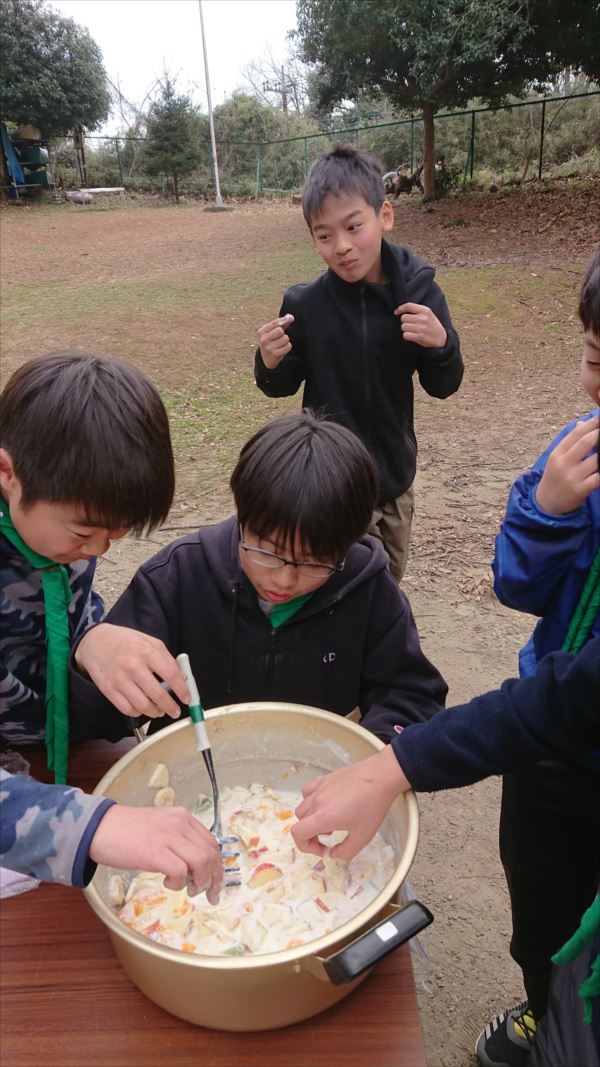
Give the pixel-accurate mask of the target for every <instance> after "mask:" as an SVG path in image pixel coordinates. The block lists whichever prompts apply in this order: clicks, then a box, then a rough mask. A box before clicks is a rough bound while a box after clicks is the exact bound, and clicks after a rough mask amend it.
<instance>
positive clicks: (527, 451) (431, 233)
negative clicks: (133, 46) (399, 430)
mask: <svg viewBox="0 0 600 1067" xmlns="http://www.w3.org/2000/svg"><path fill="white" fill-rule="evenodd" d="M599 209H600V196H599V190H598V187H597V185H594V184H593V183H591V182H587V183H563V184H557V185H555V186H549V187H546V186H544V185H541V186H535V187H531V188H529V189H528V191H527V192H525V193H523V194H521V195H519V194H518V193H517V192H516V191H514V190H507V191H500V192H499V193H496V194H492V193H488V194H477V195H472V196H468V197H460V198H457V199H453V200H450V201H447V202H444V203H441V204H435V205H433V206H431V207H429V208H423V207H422V206H421V205H420V203H419V201H418V199H417V198H416V196H415V197H414V198H412V199H409V198H407V197H405V198H403V199H401V200H399V201H398V202H397V203H396V204H395V214H396V227H395V231H394V234H393V239H395V240H397V241H400V242H403V243H406V244H408V245H409V246H410V247H411V248H413V250H414V251H416V252H417V253H418V254H419V255H422V256H423V258H425V259H426V260H429V261H430V262H432V263H433V264H435V265H436V266H438V267H439V268H440V269H439V271H438V279H439V281H440V283H441V284H442V286H443V288H444V291H445V292H446V295H447V297H448V302H449V304H450V307H451V311H452V313H453V318H454V321H455V323H456V325H457V328H458V330H459V333H460V335H461V339H462V348H463V354H464V358H465V364H466V373H465V379H464V383H463V385H462V387H461V389H460V391H459V393H458V394H457V395H456V396H454V397H452V398H450V399H449V400H447V401H444V402H440V401H434V400H431V399H430V398H428V397H427V396H426V395H425V394H424V393H423V392H422V391H420V390H419V389H418V388H417V390H416V394H417V399H416V426H417V433H418V437H419V442H420V460H419V472H418V477H417V496H416V500H417V505H416V506H417V513H416V521H415V526H414V536H413V541H412V554H411V559H410V563H409V568H408V572H407V575H406V579H405V582H404V588H405V591H406V592H407V594H408V596H409V598H410V600H411V603H412V606H413V610H414V614H415V617H416V620H417V624H418V627H419V630H420V633H421V638H422V641H423V645H424V648H425V650H426V652H427V654H428V655H429V656H430V658H431V659H432V660H433V661H434V662H435V663H436V665H437V666H438V667H439V668H440V669H441V671H442V672H443V673H444V675H445V677H446V679H447V681H448V683H449V685H450V697H449V703H451V704H457V703H460V702H461V701H464V700H467V699H468V698H470V697H471V696H473V695H475V694H476V693H479V692H482V691H484V690H487V689H490V688H493V687H495V686H496V685H497V684H498V683H499V682H500V681H502V680H503V679H504V678H505V677H507V676H509V675H512V674H515V673H516V663H517V652H518V649H519V647H520V645H521V644H522V643H523V642H524V640H525V639H526V638H527V636H528V634H529V632H530V630H531V627H532V624H533V620H532V619H531V618H528V617H527V616H522V615H519V614H518V613H516V612H512V611H509V610H507V609H505V608H503V607H502V606H501V605H500V604H499V603H498V602H497V601H496V599H495V597H494V595H493V592H492V589H491V584H490V572H489V562H490V559H491V557H492V555H493V541H494V535H495V532H496V531H497V529H498V526H499V524H500V522H501V518H502V514H503V510H504V505H505V502H506V497H507V492H508V489H509V486H510V483H511V482H512V480H513V479H514V477H515V476H516V475H517V473H518V472H519V471H520V470H522V469H524V468H525V467H527V466H528V465H529V464H530V463H531V462H532V461H533V459H534V458H535V457H536V456H537V455H538V454H539V453H540V451H542V450H543V448H544V447H545V446H546V444H547V443H548V442H549V441H550V440H551V439H552V437H553V436H554V434H555V432H557V431H558V430H559V429H560V428H561V427H562V426H563V425H564V424H565V423H566V422H567V421H570V420H571V419H573V418H575V417H576V416H577V415H579V414H581V413H583V412H584V411H585V410H586V409H587V398H586V396H585V394H584V393H583V391H582V390H581V388H580V387H579V383H578V361H579V353H580V344H581V338H580V327H579V325H578V322H577V317H576V305H577V290H578V285H579V280H580V277H581V271H582V267H583V265H584V263H585V261H586V259H587V258H588V256H589V254H590V252H591V249H592V245H593V241H594V240H595V239H597V235H596V232H595V231H596V221H595V220H597V218H598V217H599V214H600V212H599ZM0 222H1V224H2V230H3V238H4V241H3V248H4V255H3V307H4V325H3V335H2V345H3V371H2V376H3V378H4V377H5V376H6V375H7V374H8V373H9V372H10V370H12V369H13V368H14V367H15V366H16V365H18V364H19V363H21V362H22V361H23V360H24V359H25V358H28V357H29V356H30V355H32V354H34V353H38V352H41V351H44V350H50V349H53V348H58V347H66V346H70V347H72V346H78V347H86V348H90V349H92V350H94V349H97V350H100V351H105V352H110V353H111V354H113V355H119V356H124V357H125V358H130V359H132V360H133V361H134V362H136V363H137V364H138V365H140V366H142V367H143V368H144V369H145V370H146V371H147V373H148V374H149V375H150V376H152V377H153V378H154V379H155V380H156V381H157V383H158V384H159V385H160V386H161V388H162V390H163V393H164V396H165V400H166V402H167V404H168V406H169V410H170V414H171V419H172V425H173V433H174V439H175V446H176V453H177V464H178V492H177V498H176V501H175V505H174V509H173V512H172V514H171V517H170V519H169V522H168V524H167V526H166V527H165V528H164V529H163V530H162V531H160V532H159V533H158V534H154V535H153V537H152V539H151V540H144V541H141V542H135V541H132V540H129V539H127V540H126V541H124V542H121V543H118V544H115V545H114V546H113V548H112V549H111V552H110V553H109V555H108V556H107V558H106V560H104V561H102V562H101V565H100V567H99V571H98V587H99V588H100V591H101V592H103V593H104V595H105V597H106V599H107V602H108V603H110V602H112V600H114V598H115V597H116V596H117V595H118V593H119V592H120V591H121V589H122V588H123V586H124V585H125V583H126V582H127V580H128V579H129V577H130V576H131V574H132V573H133V571H134V569H135V568H136V566H137V565H138V564H139V563H140V562H141V561H142V560H143V559H145V558H147V557H148V556H149V555H151V554H152V553H153V552H154V551H156V548H157V545H159V544H163V543H166V542H167V541H169V540H171V539H172V538H173V537H175V536H177V535H178V533H185V532H186V531H187V530H188V529H190V528H193V527H194V525H195V524H196V523H199V522H214V521H216V520H218V519H219V518H221V517H223V516H225V515H227V514H229V513H230V502H229V495H228V491H227V487H226V481H227V475H228V473H229V470H230V468H231V465H232V461H233V460H234V459H235V455H236V453H237V450H238V449H239V446H240V445H241V443H242V442H243V441H244V440H245V439H246V437H247V436H248V435H249V434H250V433H251V432H252V431H253V430H254V429H255V428H256V427H258V426H259V425H260V424H261V423H262V422H264V421H266V420H267V419H268V418H270V417H272V416H273V415H274V414H276V413H280V412H281V411H283V410H289V409H295V408H296V407H297V406H298V404H299V399H298V398H297V397H296V398H291V399H290V400H286V401H268V400H267V399H266V398H264V397H262V395H261V394H260V395H257V391H256V390H255V388H254V386H253V384H252V378H251V365H252V364H251V361H252V348H253V345H254V338H255V330H256V327H257V325H259V324H260V323H261V322H264V321H267V319H268V318H271V317H273V316H274V315H275V314H276V313H277V310H278V306H279V299H280V295H281V292H282V290H283V288H284V287H285V286H286V285H288V284H291V283H292V282H295V281H301V280H309V279H310V278H311V277H313V276H314V275H315V274H316V272H317V271H318V269H319V261H318V260H317V258H316V257H315V255H314V253H313V252H312V251H311V249H310V245H309V243H308V241H307V238H306V233H305V228H304V224H303V222H302V219H301V215H300V209H299V208H297V207H294V206H292V205H291V204H289V203H281V204H264V205H262V204H261V205H252V204H250V205H235V207H234V210H233V211H231V212H228V213H226V214H223V215H220V214H210V213H205V212H203V211H202V210H201V208H200V207H198V206H196V205H191V204H186V205H182V206H181V207H180V208H178V209H177V208H175V207H168V208H165V207H161V208H159V207H156V206H145V205H143V204H139V203H135V204H127V203H125V204H116V205H113V206H111V207H105V208H101V207H98V208H95V207H94V208H93V209H89V208H78V207H76V206H74V205H64V206H62V207H50V208H42V209H33V208H21V209H15V208H11V207H6V206H5V207H4V209H3V210H2V211H1V212H0ZM499 795H500V789H499V782H498V780H495V779H493V780H490V781H488V782H485V783H482V784H481V785H478V786H476V787H473V788H468V789H464V790H460V791H455V792H446V793H440V794H438V795H436V796H433V795H432V796H427V795H426V796H422V797H421V798H420V809H421V838H420V844H419V850H418V855H417V860H416V862H415V865H414V867H413V871H412V874H411V883H412V887H413V889H414V891H415V893H416V895H417V896H418V897H419V898H420V899H421V900H422V901H423V902H424V903H425V904H427V905H428V906H429V907H430V908H431V909H432V911H433V912H434V915H435V923H434V925H433V927H432V928H431V930H430V933H429V937H428V943H427V950H428V954H429V963H428V965H426V967H425V968H424V969H421V965H420V963H419V962H418V961H416V963H415V970H416V975H417V982H418V985H419V998H420V1006H421V1016H422V1024H423V1031H424V1035H425V1042H426V1048H427V1056H428V1063H429V1065H430V1067H469V1065H471V1064H474V1063H475V1060H474V1058H473V1051H472V1050H473V1046H474V1042H475V1039H476V1037H477V1034H478V1033H479V1031H480V1029H481V1028H482V1027H483V1025H484V1024H485V1023H486V1022H487V1020H488V1018H489V1017H490V1015H491V1014H493V1013H494V1012H495V1011H497V1010H499V1009H501V1008H503V1007H506V1006H508V1005H509V1004H511V1003H514V1002H515V1001H517V1000H519V999H521V995H522V987H521V982H520V974H519V971H518V969H517V968H516V966H515V965H514V964H513V963H512V961H511V959H510V956H509V952H508V940H509V936H510V917H509V912H508V906H507V893H506V889H505V885H504V880H503V875H502V871H501V867H500V863H499V859H498V852H497V825H498V810H499ZM420 977H422V978H423V979H424V985H425V986H426V987H427V989H426V988H424V987H423V986H422V985H421V981H420ZM359 997H360V994H357V1008H358V1009H359V1008H360V1004H359ZM382 1025H384V1021H383V1020H382ZM390 1067H393V1065H392V1064H390Z"/></svg>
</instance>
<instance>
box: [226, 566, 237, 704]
mask: <svg viewBox="0 0 600 1067" xmlns="http://www.w3.org/2000/svg"><path fill="white" fill-rule="evenodd" d="M231 592H232V603H231V627H230V634H229V662H228V664H227V686H226V692H227V693H229V694H231V693H232V691H233V668H234V664H235V633H236V622H237V606H238V593H239V585H237V584H236V585H234V586H233V587H232V590H231Z"/></svg>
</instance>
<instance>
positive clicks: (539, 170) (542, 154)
mask: <svg viewBox="0 0 600 1067" xmlns="http://www.w3.org/2000/svg"><path fill="white" fill-rule="evenodd" d="M545 125H546V101H545V100H542V125H541V127H540V161H539V165H538V178H541V177H542V167H543V165H544V126H545Z"/></svg>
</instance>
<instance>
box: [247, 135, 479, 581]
mask: <svg viewBox="0 0 600 1067" xmlns="http://www.w3.org/2000/svg"><path fill="white" fill-rule="evenodd" d="M382 175H383V166H382V164H381V162H380V161H379V160H378V159H377V158H376V157H375V156H372V155H371V154H370V153H368V152H364V151H362V150H361V149H357V148H354V147H353V146H352V145H337V146H336V147H335V148H334V149H333V150H332V151H331V152H328V153H327V154H326V155H323V156H320V157H319V159H317V160H315V162H314V163H313V165H312V167H311V169H310V172H309V175H308V178H307V181H306V184H305V186H304V190H303V194H302V207H303V211H304V218H305V219H306V222H307V225H308V227H309V230H310V234H311V237H312V239H313V242H314V245H315V248H316V250H317V252H318V253H319V255H320V256H321V257H322V259H323V260H324V261H325V263H326V265H327V267H328V268H329V269H328V270H327V271H326V272H325V273H324V274H322V275H321V276H320V277H319V278H317V279H316V281H314V282H311V283H310V284H308V285H304V284H302V285H293V286H292V287H291V288H290V289H287V290H286V292H285V294H284V297H283V304H282V306H281V309H280V312H279V318H277V319H274V320H273V321H272V322H268V323H266V324H265V325H264V326H261V327H260V329H259V331H258V343H259V348H258V350H257V352H256V359H255V370H254V373H255V378H256V384H257V385H258V387H259V389H262V391H263V393H266V395H267V396H291V395H292V394H293V393H296V392H297V390H298V389H299V388H300V385H301V383H302V382H304V396H303V400H302V404H303V407H308V408H313V409H315V410H323V411H327V412H328V413H329V414H330V415H331V416H332V418H334V419H335V420H336V422H340V423H341V424H342V425H343V426H347V427H348V429H350V430H352V431H353V432H354V433H355V434H356V435H357V436H358V437H360V439H361V440H362V442H363V444H365V445H366V447H367V448H368V449H369V451H370V453H371V455H372V456H373V459H374V460H375V463H376V465H377V470H378V475H379V496H378V499H377V502H376V506H375V509H374V511H373V514H372V518H371V525H370V527H369V531H368V532H369V533H370V534H372V535H373V536H375V537H378V538H379V539H380V540H382V541H383V545H384V547H385V549H386V551H387V553H388V556H389V566H390V570H391V572H392V574H393V575H394V577H395V578H396V579H397V580H398V581H399V580H400V579H401V578H402V576H403V574H404V570H405V568H406V562H407V558H408V545H409V540H410V528H411V523H412V516H413V505H414V490H413V481H414V477H415V472H416V463H417V439H416V437H415V431H414V424H413V422H414V420H413V399H414V398H413V376H414V374H415V372H416V373H417V374H418V376H419V381H420V383H421V385H422V387H423V388H424V389H425V391H426V392H427V393H429V395H430V396H435V397H439V398H441V399H444V398H445V397H448V396H450V395H451V394H452V393H455V392H456V390H457V389H458V387H459V385H460V383H461V381H462V376H463V363H462V359H461V355H460V347H459V341H458V335H457V333H456V330H455V329H454V327H453V325H452V321H451V319H450V312H449V310H448V306H447V304H446V301H445V299H444V294H443V293H442V291H441V289H440V288H439V286H438V285H437V284H436V283H435V282H434V280H433V279H434V274H435V271H434V270H433V267H430V266H428V265H427V264H426V263H424V262H423V261H422V260H421V259H418V258H417V257H416V256H414V255H413V254H412V252H411V251H410V250H409V249H408V248H406V247H404V246H403V245H393V244H389V243H388V242H387V241H386V240H384V239H383V236H384V234H385V233H389V231H390V230H391V229H392V227H393V225H394V211H393V208H392V205H391V204H390V203H389V202H388V201H387V200H386V199H385V189H384V185H383V176H382Z"/></svg>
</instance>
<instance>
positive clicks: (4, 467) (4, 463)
mask: <svg viewBox="0 0 600 1067" xmlns="http://www.w3.org/2000/svg"><path fill="white" fill-rule="evenodd" d="M18 483H19V479H18V478H17V475H16V473H15V468H14V464H13V461H12V456H11V454H10V452H7V451H6V449H5V448H0V489H2V491H3V493H4V494H5V495H6V496H10V494H11V493H13V492H14V490H15V489H16V487H17V485H18Z"/></svg>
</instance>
